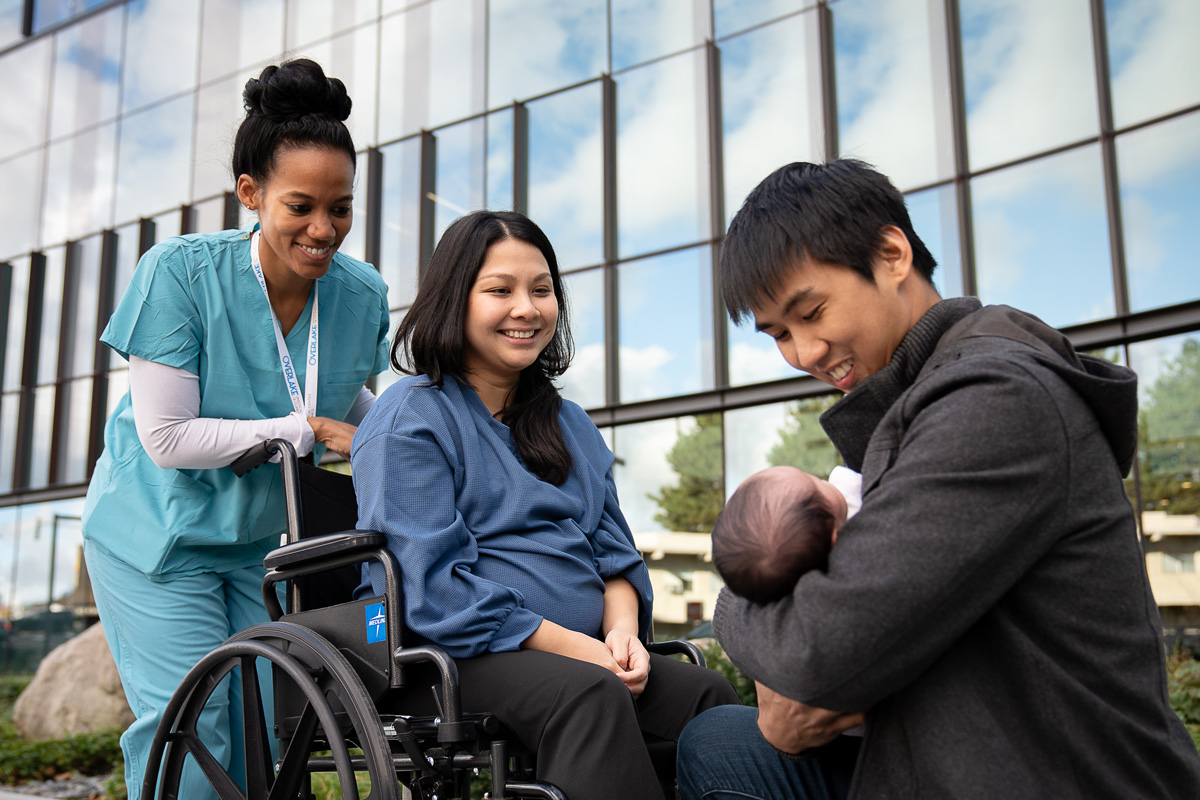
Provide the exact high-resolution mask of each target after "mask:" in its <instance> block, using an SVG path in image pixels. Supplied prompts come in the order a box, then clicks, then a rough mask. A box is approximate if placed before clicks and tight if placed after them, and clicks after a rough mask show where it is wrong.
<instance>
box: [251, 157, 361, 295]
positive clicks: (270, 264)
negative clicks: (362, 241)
mask: <svg viewBox="0 0 1200 800" xmlns="http://www.w3.org/2000/svg"><path fill="white" fill-rule="evenodd" d="M237 188H238V199H239V200H241V201H242V204H243V205H245V206H246V208H248V209H250V210H251V211H256V212H257V213H258V220H259V223H260V226H261V228H262V237H261V241H260V243H259V248H258V256H259V260H260V262H261V263H262V269H263V275H264V277H265V278H266V279H267V283H268V285H273V286H278V287H280V288H281V289H284V290H287V289H295V290H297V291H307V289H308V287H309V285H310V284H311V283H312V281H314V280H316V279H317V278H320V277H321V276H322V275H324V274H325V272H326V271H327V270H328V269H329V264H330V263H331V262H332V260H333V254H334V253H336V252H337V249H338V247H339V246H341V244H342V240H343V239H345V238H346V234H347V233H349V232H350V224H351V221H352V219H353V208H352V202H353V200H354V164H353V163H352V162H351V160H350V156H349V155H348V154H347V153H345V152H343V151H341V150H333V149H329V148H325V147H315V146H308V147H299V148H283V149H280V150H278V151H277V152H276V153H275V168H274V169H273V170H272V171H271V174H270V175H268V176H267V178H266V180H265V181H263V182H259V181H255V180H254V179H253V178H251V177H250V176H249V175H242V176H241V177H240V178H238V186H237Z"/></svg>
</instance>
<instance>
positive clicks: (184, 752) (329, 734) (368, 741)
mask: <svg viewBox="0 0 1200 800" xmlns="http://www.w3.org/2000/svg"><path fill="white" fill-rule="evenodd" d="M276 454H278V455H279V457H280V469H281V472H282V476H283V488H284V503H285V507H286V516H287V534H286V539H287V543H286V544H283V545H282V546H281V547H280V548H278V549H276V550H273V551H271V552H270V553H268V554H267V557H266V558H265V559H264V561H263V566H264V567H265V568H266V569H267V573H266V575H265V576H264V578H263V584H262V591H263V601H264V603H265V604H266V607H267V612H268V615H269V617H270V619H271V621H270V622H267V623H262V624H259V625H254V626H251V627H249V628H247V629H245V630H243V631H240V632H239V633H237V634H235V635H233V636H232V637H230V638H229V639H228V640H227V641H226V642H225V643H224V644H222V645H221V646H220V647H218V648H216V649H215V650H213V651H212V652H211V653H209V654H208V655H207V656H205V657H204V658H203V659H201V660H200V662H199V663H198V664H196V666H195V667H193V668H192V670H191V671H189V672H188V674H187V676H186V677H185V678H184V679H183V681H182V682H181V683H180V685H179V688H178V689H177V690H176V691H175V694H174V695H173V696H172V697H171V700H170V701H169V702H168V704H167V707H166V708H165V709H164V711H163V716H162V719H161V721H160V723H159V726H158V729H157V731H156V732H155V737H154V741H153V744H152V746H151V751H150V755H149V757H148V758H147V763H146V772H145V778H144V781H143V785H142V796H143V797H144V798H146V799H147V800H150V799H151V798H155V797H158V798H162V800H176V799H177V798H178V797H179V787H180V780H181V778H182V774H183V768H184V764H185V762H186V758H187V756H189V755H190V756H191V757H192V758H193V759H194V762H195V764H196V765H197V766H198V767H199V769H200V770H201V772H202V773H203V775H204V777H205V779H206V780H207V781H208V782H209V784H211V785H212V787H213V789H214V790H215V792H216V794H217V797H218V798H220V800H247V799H249V800H307V798H311V796H312V795H311V792H310V788H309V782H310V776H311V774H313V773H318V772H334V773H336V774H337V776H338V780H339V782H340V785H341V795H342V798H343V800H400V798H401V791H400V784H404V785H405V786H406V787H407V788H408V790H409V791H410V792H411V793H412V797H413V798H414V800H437V798H448V797H466V796H467V794H466V792H467V790H468V787H469V783H470V777H471V775H473V774H474V773H475V772H476V771H477V770H479V769H488V770H490V771H491V776H492V785H491V794H490V797H491V798H493V800H504V799H505V798H518V797H526V798H545V799H546V800H566V797H565V795H564V794H563V793H562V792H561V791H560V790H559V789H558V788H557V787H555V786H552V785H550V784H547V783H538V782H536V781H534V780H532V779H531V778H530V777H529V776H530V775H531V774H532V768H531V767H530V766H529V765H530V763H531V757H530V755H529V754H528V752H527V751H526V750H525V749H524V747H523V746H522V745H521V743H520V742H519V741H517V740H516V739H515V737H512V736H511V734H509V733H508V732H507V731H505V729H504V727H503V725H502V724H501V723H500V720H498V719H497V718H496V717H495V716H493V715H491V714H486V713H476V714H464V713H463V711H462V707H461V702H460V691H459V685H458V669H457V666H456V665H455V662H454V660H453V659H452V658H450V657H449V656H448V655H447V654H446V653H445V651H443V650H441V649H440V648H438V647H433V646H422V647H405V646H404V645H403V642H402V632H403V618H404V617H403V613H402V607H401V602H402V595H401V593H400V590H399V587H400V578H399V573H400V568H399V566H398V565H397V563H396V561H395V558H394V556H393V555H392V553H391V551H390V550H388V549H387V546H386V539H385V537H384V536H383V534H381V533H378V532H375V531H359V530H350V531H343V532H340V533H330V534H325V535H321V536H314V537H311V538H304V537H303V531H304V521H303V512H302V507H301V503H300V473H299V468H298V463H297V458H296V453H295V450H294V449H293V447H292V445H291V444H290V443H289V442H287V441H285V440H283V439H270V440H267V441H265V442H263V443H262V444H260V445H257V446H256V447H254V448H252V449H251V450H250V451H248V452H247V453H246V454H245V455H244V456H242V457H241V458H240V459H238V461H236V462H234V464H233V469H234V471H235V473H237V474H238V475H242V474H244V473H245V472H248V471H249V470H251V469H254V468H255V467H257V466H259V465H261V464H263V463H265V462H266V461H267V460H269V459H270V458H271V457H272V456H274V455H276ZM365 561H376V562H378V563H379V564H381V566H382V567H383V571H384V580H385V592H384V595H383V596H381V597H373V598H366V599H360V600H352V601H349V602H346V603H341V604H339V605H337V606H331V607H328V608H320V609H305V608H304V607H303V598H302V597H300V593H299V591H298V590H297V588H296V579H297V578H300V577H304V576H308V575H313V574H317V573H321V572H328V571H330V570H334V569H338V568H341V567H345V566H349V565H355V564H361V563H363V562H365ZM281 582H283V583H286V584H287V585H288V602H287V605H288V609H287V612H286V613H285V611H284V609H283V607H282V606H281V604H280V602H279V597H278V592H277V589H276V585H277V584H278V583H281ZM380 605H381V606H382V609H375V608H374V607H376V606H380ZM368 606H370V607H372V616H373V617H374V620H373V621H375V622H376V635H374V636H370V635H368V636H366V637H364V636H363V633H364V629H366V628H369V627H370V623H369V622H368V619H370V618H369V617H368V616H367V608H368ZM350 607H357V608H358V609H360V610H358V611H357V616H356V617H353V618H351V619H357V620H362V621H363V623H362V624H363V628H361V629H360V628H359V627H358V623H354V625H353V626H347V624H346V620H347V612H348V611H349V610H351V609H350ZM379 611H382V615H380V613H379ZM380 619H382V624H379V620H380ZM364 638H365V639H367V640H368V641H367V643H366V644H365V645H364V643H363V639H364ZM370 639H375V640H376V641H370ZM647 649H649V650H652V651H653V652H657V653H663V654H682V655H684V656H685V657H687V658H688V659H690V660H691V661H693V662H695V663H697V664H700V665H704V656H703V654H702V653H701V652H700V650H699V648H697V647H696V646H695V645H693V644H692V643H690V642H684V641H677V642H662V643H656V644H647ZM266 664H269V665H270V667H271V670H272V673H273V677H274V680H273V687H274V697H273V702H274V709H275V723H274V730H273V731H268V725H267V715H266V713H265V711H264V706H263V697H262V693H261V690H260V687H259V681H258V670H259V668H260V667H265V666H266ZM417 664H430V665H432V667H433V668H434V669H436V671H437V674H438V681H437V684H436V685H434V686H431V689H432V691H433V693H434V699H435V701H436V703H437V707H438V709H439V714H438V715H437V716H436V717H417V716H412V717H410V716H404V715H396V714H390V713H383V712H381V711H380V710H379V709H378V708H377V707H376V701H377V700H378V699H379V697H380V696H381V695H382V694H383V693H384V692H386V691H387V690H389V689H396V688H401V687H404V686H409V685H410V684H409V683H408V682H406V677H407V672H408V670H406V668H407V667H410V666H412V665H417ZM235 669H238V670H239V672H240V675H237V676H236V679H237V680H239V681H240V686H241V709H240V713H241V717H242V721H243V727H244V757H245V764H246V790H245V792H243V791H242V789H241V788H240V787H239V786H238V784H237V782H236V781H235V780H234V779H233V777H232V776H231V775H230V774H229V772H228V771H227V769H226V768H225V767H224V766H223V765H222V764H221V763H220V760H219V759H218V758H217V757H216V756H214V754H213V753H212V752H211V751H210V750H209V748H208V747H207V746H206V745H205V743H204V742H203V741H202V739H201V736H200V733H199V731H198V730H197V725H198V723H199V720H200V715H201V713H202V711H203V710H204V708H205V707H206V705H207V704H208V701H209V699H210V698H211V696H212V694H213V693H214V692H215V691H216V690H217V688H218V687H219V686H221V685H223V684H224V681H225V680H227V679H228V680H233V679H234V674H233V673H234V670H235ZM236 713H239V710H238V709H235V708H231V709H230V714H236ZM272 733H274V735H275V738H277V739H278V740H279V751H280V753H279V757H278V759H275V758H273V756H272V754H271V747H270V739H271V734H272ZM351 750H358V751H359V752H355V753H352V752H351ZM322 751H328V753H329V755H314V753H315V752H322ZM514 765H515V766H514ZM362 772H365V773H367V775H368V776H369V779H370V791H369V793H368V794H367V795H365V797H361V796H360V794H359V791H358V787H357V780H356V777H355V773H362ZM185 800H186V799H185Z"/></svg>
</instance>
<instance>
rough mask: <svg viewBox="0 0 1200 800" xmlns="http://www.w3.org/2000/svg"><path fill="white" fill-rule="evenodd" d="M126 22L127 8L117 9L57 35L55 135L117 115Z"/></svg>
mask: <svg viewBox="0 0 1200 800" xmlns="http://www.w3.org/2000/svg"><path fill="white" fill-rule="evenodd" d="M124 21H125V10H124V9H123V8H114V9H112V10H111V11H106V12H104V13H103V14H100V15H99V16H95V17H92V18H90V19H87V20H84V21H83V22H80V23H79V24H77V25H72V26H70V27H69V28H65V29H64V30H62V31H60V32H59V33H57V34H55V60H54V98H53V106H52V109H51V119H50V135H51V136H53V137H55V138H57V137H59V136H65V135H67V134H71V133H74V132H75V131H77V130H80V129H81V128H85V127H87V126H89V125H94V124H96V123H97V122H103V121H104V120H108V119H112V118H113V117H114V116H116V114H117V100H118V99H119V98H118V94H117V91H118V88H119V86H120V79H121V60H120V59H121V31H122V28H123V27H124Z"/></svg>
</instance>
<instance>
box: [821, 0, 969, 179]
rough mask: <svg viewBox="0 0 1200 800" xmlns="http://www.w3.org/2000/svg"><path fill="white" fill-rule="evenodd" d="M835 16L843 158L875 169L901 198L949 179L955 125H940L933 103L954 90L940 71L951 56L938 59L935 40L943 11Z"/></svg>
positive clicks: (891, 1) (918, 6)
mask: <svg viewBox="0 0 1200 800" xmlns="http://www.w3.org/2000/svg"><path fill="white" fill-rule="evenodd" d="M829 8H830V10H832V11H833V14H834V20H833V31H834V39H835V59H836V62H837V103H838V141H839V148H838V149H839V153H840V154H841V155H843V156H847V157H853V158H860V159H862V160H864V161H866V162H868V163H870V164H873V165H874V166H875V167H876V168H877V169H878V170H879V171H880V172H882V173H884V174H885V175H887V176H888V177H889V178H891V179H892V183H894V184H896V186H898V187H899V188H900V189H901V190H904V189H906V188H909V187H912V186H919V185H921V184H928V183H933V182H935V181H938V180H941V179H942V178H947V177H950V176H951V175H952V174H953V172H954V144H953V141H952V132H951V130H950V121H949V117H948V116H947V115H942V116H941V117H940V118H939V115H938V113H937V112H938V110H937V109H936V108H935V103H934V97H935V93H936V94H937V95H938V96H942V97H948V96H949V87H948V86H946V85H944V83H943V82H942V81H940V80H938V74H937V73H935V70H934V68H933V66H934V64H935V63H936V62H937V61H938V59H939V58H941V59H942V60H943V61H944V56H943V54H942V53H941V52H940V51H939V52H938V53H934V52H933V44H932V42H931V39H930V30H931V26H930V19H929V15H930V11H931V9H932V10H933V12H934V13H937V14H942V13H943V11H942V9H941V8H940V6H935V5H933V4H931V3H929V2H928V0H888V1H887V2H884V3H881V2H879V0H842V2H840V3H834V4H832V5H831V6H830V7H829ZM940 73H941V75H943V76H944V74H945V70H941V71H940ZM943 80H944V79H943ZM935 81H936V83H935ZM947 111H948V109H947ZM897 131H903V132H904V133H903V135H899V136H898V135H896V132H897Z"/></svg>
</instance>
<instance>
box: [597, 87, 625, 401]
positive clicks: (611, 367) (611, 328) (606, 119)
mask: <svg viewBox="0 0 1200 800" xmlns="http://www.w3.org/2000/svg"><path fill="white" fill-rule="evenodd" d="M600 86H601V92H600V94H601V112H600V115H601V130H602V140H603V141H602V148H603V155H602V161H603V193H604V223H603V224H604V400H605V403H606V404H607V405H610V406H612V405H616V404H617V402H618V398H619V397H620V394H621V393H620V384H619V380H620V370H619V365H618V363H617V358H618V356H619V354H620V346H621V345H620V330H619V323H620V319H619V318H620V315H619V314H618V312H617V292H618V289H619V286H618V280H617V258H618V235H617V84H616V81H614V80H613V78H612V76H611V75H605V76H604V77H603V79H602V83H601V85H600Z"/></svg>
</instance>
